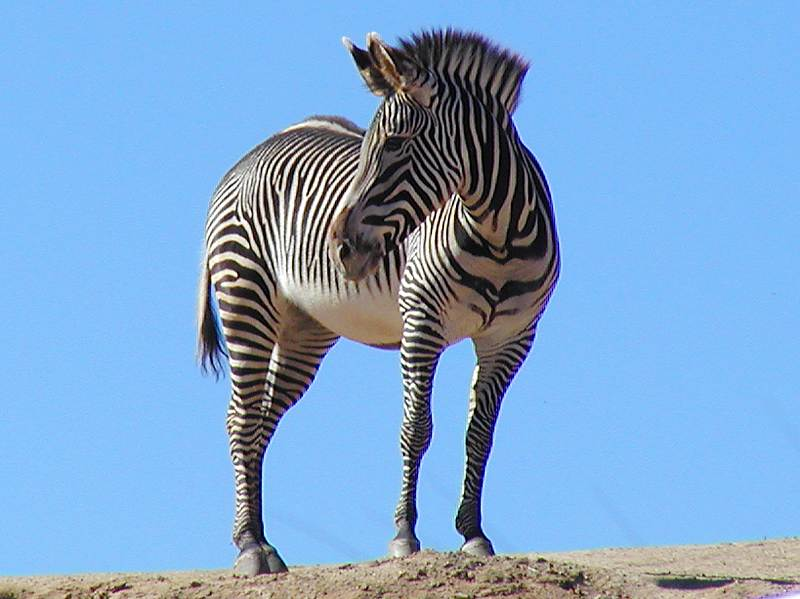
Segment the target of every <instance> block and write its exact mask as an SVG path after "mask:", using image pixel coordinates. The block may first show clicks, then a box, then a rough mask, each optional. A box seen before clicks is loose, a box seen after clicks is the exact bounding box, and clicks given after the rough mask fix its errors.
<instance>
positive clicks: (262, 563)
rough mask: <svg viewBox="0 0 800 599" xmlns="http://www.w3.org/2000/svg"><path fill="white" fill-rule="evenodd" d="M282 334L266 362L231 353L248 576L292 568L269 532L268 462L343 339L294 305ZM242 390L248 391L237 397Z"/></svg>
mask: <svg viewBox="0 0 800 599" xmlns="http://www.w3.org/2000/svg"><path fill="white" fill-rule="evenodd" d="M280 333H281V334H279V335H278V339H277V342H275V343H274V344H273V346H272V348H271V349H270V351H269V358H268V360H266V361H265V360H263V359H262V360H253V357H254V356H253V355H252V354H251V355H249V356H248V360H245V361H242V362H241V363H240V362H238V361H237V360H236V359H235V355H234V352H233V351H231V358H232V359H231V373H232V375H231V378H232V380H233V387H234V393H233V399H232V401H231V407H230V410H229V413H228V431H229V435H230V441H231V457H232V459H233V464H234V471H235V477H236V519H235V523H234V535H233V538H234V542H235V543H236V545H237V547H238V548H239V550H240V553H239V556H238V557H237V559H236V562H235V564H234V572H235V573H237V574H240V575H246V576H253V575H257V574H267V573H277V572H285V571H286V570H287V568H286V564H285V563H284V561H283V560H282V559H281V557H280V555H278V552H277V550H276V549H275V548H274V547H273V546H272V545H271V544H270V543H269V542H268V541H267V539H266V536H265V534H264V525H263V520H262V514H261V496H262V495H261V494H262V464H263V458H264V454H265V451H266V448H267V446H268V444H269V441H270V439H271V438H272V435H273V433H274V432H275V429H276V428H277V426H278V422H279V421H280V419H281V417H282V416H283V414H284V413H285V412H286V411H287V410H288V409H289V408H290V407H292V406H293V405H294V404H295V403H297V401H298V400H299V399H300V397H302V395H303V393H304V392H305V391H306V389H307V388H308V386H309V385H310V384H311V382H312V380H313V379H314V376H315V374H316V372H317V369H318V367H319V364H320V362H321V361H322V358H323V357H324V356H325V354H326V353H327V351H328V350H329V349H330V348H331V347H332V346H333V344H334V343H335V342H336V340H337V338H338V337H337V336H336V335H334V334H332V333H330V332H329V331H327V330H325V329H322V327H320V326H319V325H318V324H317V323H316V322H314V321H312V320H311V319H309V318H308V317H305V316H304V315H302V314H300V312H299V311H298V310H297V309H296V308H294V307H293V306H285V307H284V309H283V310H281V318H280ZM245 385H249V386H246V387H245ZM240 387H244V388H245V389H246V390H247V391H248V392H247V393H237V390H238V389H239V388H240Z"/></svg>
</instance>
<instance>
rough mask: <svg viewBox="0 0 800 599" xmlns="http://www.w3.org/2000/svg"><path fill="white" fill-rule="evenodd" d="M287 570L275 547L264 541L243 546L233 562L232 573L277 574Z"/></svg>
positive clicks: (249, 574) (248, 574)
mask: <svg viewBox="0 0 800 599" xmlns="http://www.w3.org/2000/svg"><path fill="white" fill-rule="evenodd" d="M288 571H289V569H288V568H287V567H286V564H285V563H284V562H283V560H282V559H281V556H280V555H278V552H277V551H275V548H274V547H272V546H271V545H267V544H266V543H264V544H261V545H251V546H249V547H245V548H244V549H242V551H241V553H239V557H237V558H236V562H235V563H234V564H233V573H234V574H237V575H239V576H258V575H259V574H277V573H279V572H288Z"/></svg>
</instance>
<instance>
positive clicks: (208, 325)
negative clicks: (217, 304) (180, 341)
mask: <svg viewBox="0 0 800 599" xmlns="http://www.w3.org/2000/svg"><path fill="white" fill-rule="evenodd" d="M210 274H211V273H210V272H209V270H208V257H207V256H206V253H205V252H203V263H202V265H201V267H200V285H199V288H198V290H197V291H198V292H197V361H198V362H199V363H200V368H201V369H202V371H203V374H208V373H209V372H212V373H213V374H214V378H216V379H219V377H220V375H221V374H222V356H225V355H226V353H225V348H224V347H223V345H222V335H221V334H220V330H219V324H218V323H217V317H216V315H215V314H214V305H213V304H212V302H211V276H210Z"/></svg>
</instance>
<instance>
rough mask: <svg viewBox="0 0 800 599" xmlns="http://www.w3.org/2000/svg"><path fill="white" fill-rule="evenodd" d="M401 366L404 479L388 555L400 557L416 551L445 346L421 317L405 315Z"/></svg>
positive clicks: (401, 430) (401, 441)
mask: <svg viewBox="0 0 800 599" xmlns="http://www.w3.org/2000/svg"><path fill="white" fill-rule="evenodd" d="M403 320H404V326H403V340H402V343H401V346H400V365H401V369H402V373H403V423H402V426H401V428H400V451H401V453H402V456H403V479H402V485H401V488H400V499H399V501H398V503H397V508H396V510H395V515H394V522H395V527H396V529H397V534H396V535H395V537H394V539H392V541H391V542H390V543H389V554H390V555H391V556H393V557H402V556H406V555H410V554H411V553H414V552H416V551H419V549H420V544H419V539H418V538H417V535H416V533H415V532H414V528H415V526H416V523H417V479H418V478H419V465H420V462H421V460H422V456H423V455H424V453H425V451H426V450H427V449H428V446H429V445H430V441H431V434H432V431H433V421H432V418H431V388H432V384H433V374H434V372H435V370H436V365H437V363H438V362H439V356H440V355H441V353H442V350H443V349H444V347H445V342H444V340H443V339H442V337H441V336H440V335H439V334H438V333H436V332H435V331H434V327H433V326H432V325H431V323H430V319H427V318H425V316H424V315H420V314H414V313H407V314H404V319H403Z"/></svg>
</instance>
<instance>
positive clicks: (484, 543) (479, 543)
mask: <svg viewBox="0 0 800 599" xmlns="http://www.w3.org/2000/svg"><path fill="white" fill-rule="evenodd" d="M461 551H463V552H464V553H468V554H469V555H474V556H475V557H491V556H493V555H494V547H492V542H491V541H490V540H489V539H487V538H485V537H475V538H474V539H470V540H469V541H467V542H466V543H464V544H463V545H462V546H461Z"/></svg>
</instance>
